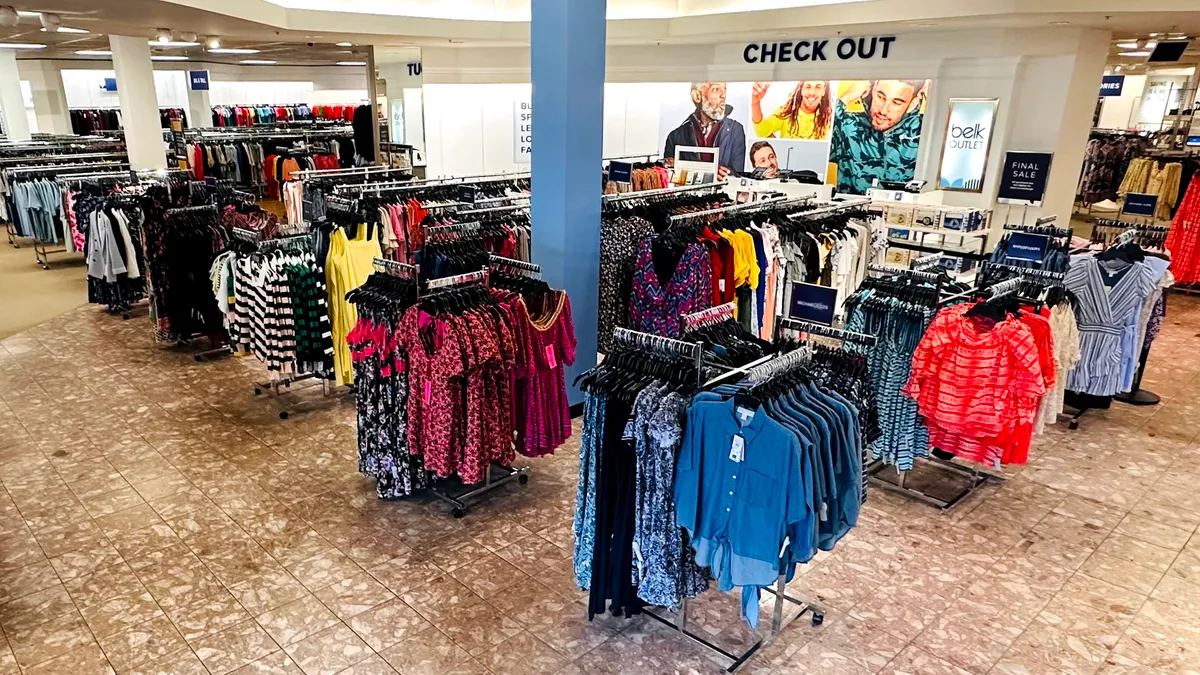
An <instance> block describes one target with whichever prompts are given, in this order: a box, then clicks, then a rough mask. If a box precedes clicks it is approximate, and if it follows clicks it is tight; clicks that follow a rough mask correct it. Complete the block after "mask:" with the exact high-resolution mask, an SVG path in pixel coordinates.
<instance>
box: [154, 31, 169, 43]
mask: <svg viewBox="0 0 1200 675" xmlns="http://www.w3.org/2000/svg"><path fill="white" fill-rule="evenodd" d="M154 41H155V42H161V43H163V44H166V43H168V42H170V41H171V31H169V30H167V29H166V28H159V29H158V30H156V31H154Z"/></svg>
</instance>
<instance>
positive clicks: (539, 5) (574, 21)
mask: <svg viewBox="0 0 1200 675" xmlns="http://www.w3.org/2000/svg"><path fill="white" fill-rule="evenodd" d="M606 5H607V2H606V0H533V7H532V10H533V20H532V23H531V27H530V33H531V35H530V42H531V61H532V63H531V70H532V81H533V96H532V104H533V109H534V111H535V112H536V116H535V118H534V120H533V136H534V140H536V141H537V142H536V143H534V144H533V153H532V154H533V163H532V171H533V198H532V218H533V262H535V263H537V264H539V265H541V266H542V274H543V277H544V278H545V279H546V281H547V282H548V283H549V284H550V285H551V286H553V287H555V288H564V289H566V291H567V293H568V294H569V295H570V298H571V310H572V318H573V319H574V322H575V337H576V338H577V339H578V341H579V346H578V348H577V349H576V361H575V365H574V366H573V367H571V368H567V382H568V383H570V382H571V380H572V379H574V377H575V375H576V374H577V373H579V372H582V371H584V370H586V369H588V368H591V367H592V366H593V365H595V363H596V325H597V317H596V309H597V303H598V299H599V276H600V275H599V273H600V181H599V180H598V179H597V176H598V174H599V172H600V168H601V160H602V158H603V147H602V145H603V134H604V45H605V36H606V32H607V31H606V29H607V26H606V25H605V9H606ZM568 395H569V398H570V400H571V403H572V404H576V403H580V402H582V400H583V398H582V396H581V395H580V393H579V392H578V391H577V390H575V389H573V388H572V389H571V390H570V391H569V392H568Z"/></svg>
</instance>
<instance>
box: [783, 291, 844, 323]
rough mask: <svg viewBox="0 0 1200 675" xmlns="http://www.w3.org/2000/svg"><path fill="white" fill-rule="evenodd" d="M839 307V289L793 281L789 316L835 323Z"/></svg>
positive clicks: (816, 321) (814, 321) (802, 319)
mask: <svg viewBox="0 0 1200 675" xmlns="http://www.w3.org/2000/svg"><path fill="white" fill-rule="evenodd" d="M836 309H837V289H836V288H829V287H828V286H818V285H816V284H806V283H804V282H802V281H797V282H794V283H792V303H791V306H790V307H788V316H789V317H791V318H793V319H797V320H799V321H811V322H813V323H819V324H823V325H825V326H832V325H833V315H834V312H835V310H836Z"/></svg>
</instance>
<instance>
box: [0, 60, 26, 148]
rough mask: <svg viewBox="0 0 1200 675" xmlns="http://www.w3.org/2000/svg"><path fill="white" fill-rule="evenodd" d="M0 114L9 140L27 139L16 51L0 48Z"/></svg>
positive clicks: (23, 98) (23, 99) (23, 97)
mask: <svg viewBox="0 0 1200 675" xmlns="http://www.w3.org/2000/svg"><path fill="white" fill-rule="evenodd" d="M0 115H3V116H4V133H5V134H6V135H7V136H8V139H9V140H11V141H24V140H28V138H29V117H28V114H27V113H26V112H25V96H24V95H22V94H21V74H20V73H19V72H17V53H16V52H15V51H13V50H11V49H0Z"/></svg>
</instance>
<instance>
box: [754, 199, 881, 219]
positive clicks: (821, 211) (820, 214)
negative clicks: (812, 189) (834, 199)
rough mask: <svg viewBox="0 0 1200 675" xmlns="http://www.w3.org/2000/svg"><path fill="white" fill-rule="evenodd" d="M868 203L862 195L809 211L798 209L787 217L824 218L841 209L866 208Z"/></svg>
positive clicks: (869, 202) (841, 210)
mask: <svg viewBox="0 0 1200 675" xmlns="http://www.w3.org/2000/svg"><path fill="white" fill-rule="evenodd" d="M804 199H807V200H810V201H811V200H812V197H805V198H804ZM777 201H778V200H777ZM870 205H871V200H870V199H869V198H866V197H863V198H860V199H848V200H846V201H844V202H841V203H835V204H830V205H828V206H819V207H817V208H815V209H812V210H810V211H800V212H799V213H792V214H788V217H789V218H824V217H825V216H832V215H836V214H838V213H841V212H843V211H853V210H856V209H862V208H866V207H867V206H870Z"/></svg>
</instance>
